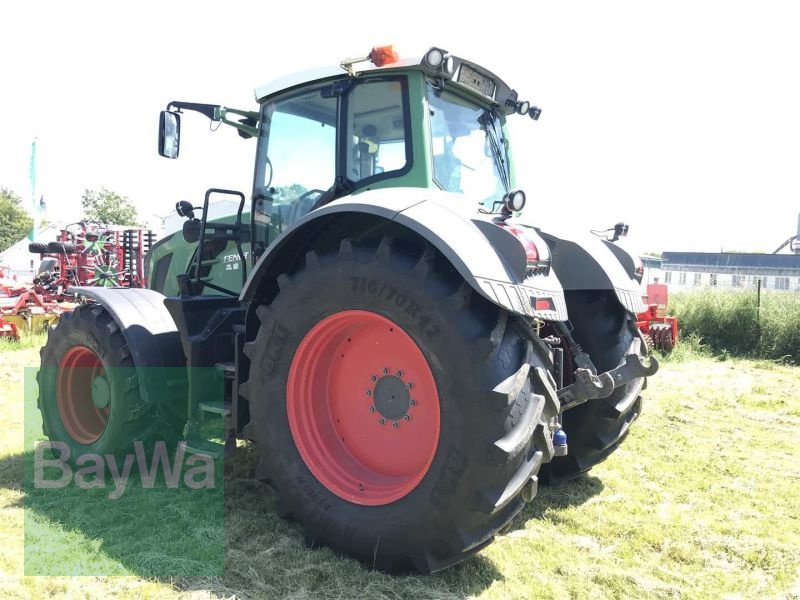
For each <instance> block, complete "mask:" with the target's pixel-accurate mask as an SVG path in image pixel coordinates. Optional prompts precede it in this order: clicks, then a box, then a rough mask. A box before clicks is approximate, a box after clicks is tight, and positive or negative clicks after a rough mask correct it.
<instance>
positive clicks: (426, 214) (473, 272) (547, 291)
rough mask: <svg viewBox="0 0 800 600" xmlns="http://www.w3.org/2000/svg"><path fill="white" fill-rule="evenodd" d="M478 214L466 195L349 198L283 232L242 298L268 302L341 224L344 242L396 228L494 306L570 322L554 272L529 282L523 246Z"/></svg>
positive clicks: (402, 192)
mask: <svg viewBox="0 0 800 600" xmlns="http://www.w3.org/2000/svg"><path fill="white" fill-rule="evenodd" d="M465 208H469V209H471V210H469V211H464V209H465ZM470 212H471V213H472V214H471V215H469V213H470ZM477 216H478V215H477V213H476V212H475V209H474V205H473V204H472V203H467V201H466V200H465V199H464V197H463V196H460V195H455V194H449V193H446V192H439V191H436V190H427V189H418V188H390V189H380V190H373V191H368V192H363V193H361V194H358V195H357V196H351V197H347V198H343V199H341V200H338V201H336V202H332V203H331V204H328V205H326V206H325V207H323V208H320V209H317V210H314V211H312V212H311V213H309V214H308V215H306V216H305V217H304V218H303V219H301V220H300V221H298V223H297V224H296V225H295V226H294V227H292V228H291V229H289V230H287V231H285V232H284V233H283V234H281V235H280V236H279V237H278V238H277V239H276V240H275V242H273V243H272V244H271V245H270V247H269V248H268V249H267V252H266V253H265V254H264V255H262V256H261V258H260V259H259V261H258V263H257V264H256V265H255V267H254V269H253V274H252V275H251V277H250V279H249V280H248V282H247V284H246V285H245V287H244V289H243V290H242V294H241V296H240V298H241V300H242V301H245V302H249V301H252V300H254V299H256V298H259V297H266V296H268V294H267V293H266V291H267V289H268V288H269V286H270V285H274V284H273V283H272V282H274V280H275V279H276V278H277V277H278V275H280V274H281V273H283V272H285V271H286V270H287V269H288V268H289V267H290V266H291V265H292V264H294V262H295V261H297V260H298V258H299V257H301V256H303V255H304V254H305V252H306V251H308V250H309V249H311V248H312V247H313V246H314V240H316V239H317V236H319V235H320V234H321V233H322V232H324V231H326V230H328V229H330V228H331V227H332V225H333V224H334V223H337V225H336V227H337V230H340V231H342V232H343V233H342V237H357V236H358V235H359V234H362V233H366V232H368V231H370V230H372V229H373V228H379V227H381V226H382V225H387V224H390V223H393V224H396V225H400V226H402V227H403V228H404V229H406V230H408V231H409V232H411V233H413V234H416V235H418V236H420V237H422V238H423V239H425V240H427V241H428V242H429V243H431V244H432V245H433V246H434V247H435V248H436V249H437V250H438V251H439V252H441V254H442V255H443V256H444V257H445V258H446V259H447V260H448V261H449V262H450V263H451V264H452V265H453V267H454V268H455V269H456V270H457V271H458V273H459V274H460V275H461V277H463V278H464V280H465V281H466V282H467V283H468V284H469V285H470V286H471V287H472V288H473V289H475V291H476V292H478V293H479V294H481V295H482V296H483V297H485V298H486V299H488V300H489V301H491V302H493V303H494V304H497V305H498V306H502V307H503V308H505V309H506V310H508V311H509V312H512V313H515V314H519V315H524V316H528V317H539V318H542V319H546V320H559V321H565V320H566V319H567V309H566V302H565V301H564V293H563V289H562V288H561V284H560V283H559V280H558V278H557V277H556V276H555V274H554V273H552V272H549V273H547V274H537V275H533V276H530V277H527V276H526V260H525V251H524V249H523V247H522V245H521V244H520V243H519V242H518V241H517V240H516V239H515V238H514V237H513V236H512V235H511V234H509V233H508V232H506V231H505V230H504V229H503V228H501V227H497V226H496V225H494V224H493V223H491V222H487V221H483V220H480V219H477V218H476V217H477ZM365 217H366V218H365ZM342 223H345V225H342ZM533 235H535V233H534V234H533ZM539 242H540V243H541V245H542V246H544V242H543V241H542V240H539ZM543 297H549V298H552V300H553V310H540V311H537V310H535V309H534V302H535V299H536V298H543Z"/></svg>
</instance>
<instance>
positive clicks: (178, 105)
mask: <svg viewBox="0 0 800 600" xmlns="http://www.w3.org/2000/svg"><path fill="white" fill-rule="evenodd" d="M167 110H172V111H177V112H181V111H184V110H192V111H194V112H199V113H200V114H202V115H205V116H206V117H208V118H209V119H210V120H212V121H222V122H223V123H225V124H226V125H230V126H231V127H233V128H235V129H238V130H239V131H240V132H241V133H242V134H244V136H246V137H257V136H258V119H259V116H260V115H259V114H258V113H257V112H253V111H249V110H240V109H238V108H228V107H227V106H220V105H219V104H198V103H196V102H179V101H177V100H173V101H172V102H170V103H169V104H167ZM229 114H230V115H238V116H240V117H244V118H243V119H241V120H240V121H232V120H231V119H229V118H228V115H229Z"/></svg>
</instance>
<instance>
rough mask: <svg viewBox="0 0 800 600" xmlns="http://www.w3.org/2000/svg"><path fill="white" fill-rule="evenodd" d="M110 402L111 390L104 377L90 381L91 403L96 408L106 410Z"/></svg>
mask: <svg viewBox="0 0 800 600" xmlns="http://www.w3.org/2000/svg"><path fill="white" fill-rule="evenodd" d="M110 401H111V388H110V387H109V385H108V379H106V378H105V377H104V376H102V375H101V376H100V377H95V378H94V381H92V402H93V403H94V405H95V407H97V408H106V407H107V406H108V403H109V402H110Z"/></svg>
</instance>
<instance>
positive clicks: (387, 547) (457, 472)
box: [242, 238, 557, 572]
mask: <svg viewBox="0 0 800 600" xmlns="http://www.w3.org/2000/svg"><path fill="white" fill-rule="evenodd" d="M278 284H279V287H280V290H279V292H278V295H277V296H276V297H275V299H274V300H273V301H272V302H271V304H269V305H268V306H266V305H265V306H260V307H259V308H258V309H257V310H256V313H257V316H258V319H259V321H260V325H259V330H258V333H257V336H256V338H255V339H254V340H253V341H252V342H250V343H248V344H246V346H245V352H246V354H247V355H248V356H249V357H250V359H251V367H250V379H249V381H248V382H247V383H246V384H244V386H243V390H242V391H243V393H244V394H245V395H246V396H247V397H248V398H249V400H250V411H251V415H252V423H253V425H254V426H255V433H256V437H257V442H258V444H257V449H258V454H259V466H258V470H257V475H258V476H260V477H262V478H265V479H268V480H269V481H270V482H271V483H272V485H273V486H274V487H275V488H276V490H277V491H278V493H279V496H280V505H281V507H282V511H283V513H284V515H285V516H290V517H293V518H295V519H297V520H298V521H299V522H301V523H302V524H303V526H304V528H305V532H306V538H307V540H308V541H310V542H312V543H320V544H324V545H327V546H330V547H332V548H334V549H337V550H340V551H343V552H345V553H348V554H350V555H353V556H355V557H356V558H358V559H360V560H362V561H363V562H365V563H367V564H368V565H369V566H371V567H374V568H377V569H380V570H385V571H389V572H407V571H414V570H416V571H421V572H431V571H436V570H439V569H443V568H445V567H448V566H450V565H452V564H455V563H457V562H459V561H461V560H463V559H465V558H467V557H468V556H470V555H472V554H473V553H475V552H477V551H478V550H480V549H481V548H482V547H484V546H485V545H486V544H488V543H489V542H490V541H491V540H492V538H493V536H494V534H495V533H496V532H497V531H498V530H499V529H500V528H501V527H503V526H504V525H505V524H506V523H508V522H509V521H510V520H511V519H512V518H513V517H514V515H515V514H516V513H517V512H518V511H519V510H520V509H521V508H522V506H523V505H524V499H523V496H524V497H525V499H528V500H529V499H530V498H531V497H532V496H533V494H534V493H535V488H536V476H537V473H538V470H539V467H540V465H541V463H542V462H546V461H549V460H550V459H551V458H552V455H553V446H552V440H551V432H550V425H551V424H553V423H554V417H555V416H556V413H557V404H556V396H555V386H554V383H553V381H552V378H551V377H550V376H549V374H548V369H549V368H550V360H551V359H550V356H549V351H548V349H547V348H546V346H544V344H542V343H541V342H540V341H539V340H538V338H536V337H535V336H534V335H533V333H532V332H531V330H530V328H528V327H527V326H526V325H525V324H524V323H523V322H522V321H520V320H518V319H517V318H515V317H513V316H511V315H508V314H507V313H506V312H504V311H503V310H502V309H500V308H498V307H496V306H495V305H493V304H491V303H489V302H488V301H486V300H484V299H483V298H482V297H480V296H478V295H477V294H475V293H474V292H473V291H472V289H471V288H470V287H469V286H467V285H466V284H465V283H464V282H463V280H461V279H460V277H459V276H458V275H457V274H456V273H455V272H454V271H453V270H452V269H451V268H450V267H449V265H448V264H447V263H446V262H445V261H444V260H443V259H442V258H441V257H440V256H439V255H437V254H436V253H435V252H434V251H433V250H432V249H430V248H429V247H427V246H426V245H424V244H422V243H420V244H419V245H418V246H414V245H413V244H410V243H409V242H408V241H407V240H405V241H404V240H394V241H392V240H390V239H389V238H384V239H383V240H382V241H380V243H377V242H376V243H375V244H374V245H372V246H368V247H354V245H353V244H352V243H351V242H350V240H344V241H343V242H342V244H341V247H340V249H339V252H338V253H330V254H324V255H318V254H317V253H315V252H310V253H309V254H308V255H307V257H306V264H305V266H304V267H302V268H301V269H300V270H298V271H297V272H296V273H294V274H293V275H291V276H289V275H282V276H280V277H279V278H278ZM409 384H410V387H409ZM406 417H409V418H408V419H406Z"/></svg>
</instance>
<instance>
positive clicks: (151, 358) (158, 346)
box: [69, 287, 186, 402]
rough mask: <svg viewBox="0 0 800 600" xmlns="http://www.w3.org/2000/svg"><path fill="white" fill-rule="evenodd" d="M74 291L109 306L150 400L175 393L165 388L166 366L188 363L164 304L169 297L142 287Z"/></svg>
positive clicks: (107, 308) (84, 288) (75, 288)
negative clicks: (166, 297)
mask: <svg viewBox="0 0 800 600" xmlns="http://www.w3.org/2000/svg"><path fill="white" fill-rule="evenodd" d="M69 291H70V293H72V294H74V295H75V296H77V297H83V298H86V299H89V300H91V301H93V302H96V303H97V304H99V305H100V306H102V307H103V308H105V309H106V310H107V311H108V312H109V313H110V314H111V316H112V317H113V318H114V321H115V322H116V323H117V325H118V326H119V328H120V331H121V332H122V335H123V337H124V338H125V341H126V343H127V345H128V350H130V353H131V357H132V358H133V363H134V364H135V365H136V374H137V375H138V377H139V389H140V392H141V394H142V398H143V399H144V400H145V401H147V402H156V401H160V400H163V399H164V398H168V397H171V396H172V395H174V392H173V393H168V392H169V390H166V389H164V388H163V386H164V385H166V382H167V381H168V380H173V379H174V377H171V376H167V373H165V372H164V371H166V368H174V367H180V368H185V367H186V358H185V356H184V353H183V346H182V345H181V337H180V334H179V333H178V328H177V327H176V325H175V321H173V320H172V317H171V316H170V314H169V311H167V308H166V306H165V305H164V299H165V297H164V296H162V295H161V294H159V293H158V292H154V291H153V290H148V289H140V288H102V287H73V288H70V290H69Z"/></svg>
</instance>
